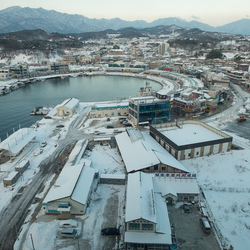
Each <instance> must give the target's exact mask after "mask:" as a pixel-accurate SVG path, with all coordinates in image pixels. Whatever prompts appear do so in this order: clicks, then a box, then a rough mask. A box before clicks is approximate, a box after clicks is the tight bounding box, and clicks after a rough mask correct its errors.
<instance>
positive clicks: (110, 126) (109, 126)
mask: <svg viewBox="0 0 250 250" xmlns="http://www.w3.org/2000/svg"><path fill="white" fill-rule="evenodd" d="M106 128H114V126H112V125H108V126H107V127H106Z"/></svg>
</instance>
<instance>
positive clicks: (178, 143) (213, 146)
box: [150, 120, 233, 160]
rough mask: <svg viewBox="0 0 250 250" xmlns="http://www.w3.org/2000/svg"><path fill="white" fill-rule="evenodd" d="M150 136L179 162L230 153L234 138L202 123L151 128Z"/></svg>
mask: <svg viewBox="0 0 250 250" xmlns="http://www.w3.org/2000/svg"><path fill="white" fill-rule="evenodd" d="M150 135H151V136H152V137H153V138H154V139H155V140H156V141H157V142H158V143H159V144H160V145H162V147H163V148H165V149H166V150H167V151H168V152H169V153H170V154H171V155H172V156H174V157H175V158H176V159H177V160H185V159H190V158H195V157H200V156H205V155H210V154H217V153H220V152H226V151H230V150H231V147H232V141H233V138H232V137H231V136H229V135H227V134H226V133H224V132H222V131H220V130H217V129H215V128H213V127H211V126H209V125H207V124H205V123H202V122H200V121H193V120H190V121H188V120H187V121H181V122H178V123H177V122H170V123H165V124H158V125H157V124H155V125H151V126H150Z"/></svg>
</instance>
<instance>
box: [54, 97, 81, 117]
mask: <svg viewBox="0 0 250 250" xmlns="http://www.w3.org/2000/svg"><path fill="white" fill-rule="evenodd" d="M79 102H80V101H79V100H77V99H75V98H70V99H67V100H65V101H64V102H63V103H62V104H60V105H59V106H58V107H57V108H56V115H57V116H71V115H73V114H74V113H75V112H76V110H77V109H78V108H79Z"/></svg>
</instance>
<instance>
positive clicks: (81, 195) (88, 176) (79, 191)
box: [71, 161, 95, 204]
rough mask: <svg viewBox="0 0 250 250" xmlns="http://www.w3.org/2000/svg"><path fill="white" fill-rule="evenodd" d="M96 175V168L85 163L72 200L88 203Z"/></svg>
mask: <svg viewBox="0 0 250 250" xmlns="http://www.w3.org/2000/svg"><path fill="white" fill-rule="evenodd" d="M90 163H91V161H90ZM94 176H95V170H94V169H93V168H91V167H90V166H87V165H85V166H84V167H83V170H82V172H81V175H80V178H79V180H78V181H77V185H76V187H75V189H74V192H73V194H72V196H71V199H72V200H75V201H77V202H79V203H81V204H87V202H88V195H89V192H90V190H91V186H92V183H93V179H94Z"/></svg>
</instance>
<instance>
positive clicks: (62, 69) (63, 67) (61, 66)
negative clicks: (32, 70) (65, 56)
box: [49, 63, 69, 74]
mask: <svg viewBox="0 0 250 250" xmlns="http://www.w3.org/2000/svg"><path fill="white" fill-rule="evenodd" d="M49 70H50V71H52V72H54V73H55V74H60V73H67V72H69V65H68V64H67V63H53V64H51V65H49Z"/></svg>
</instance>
